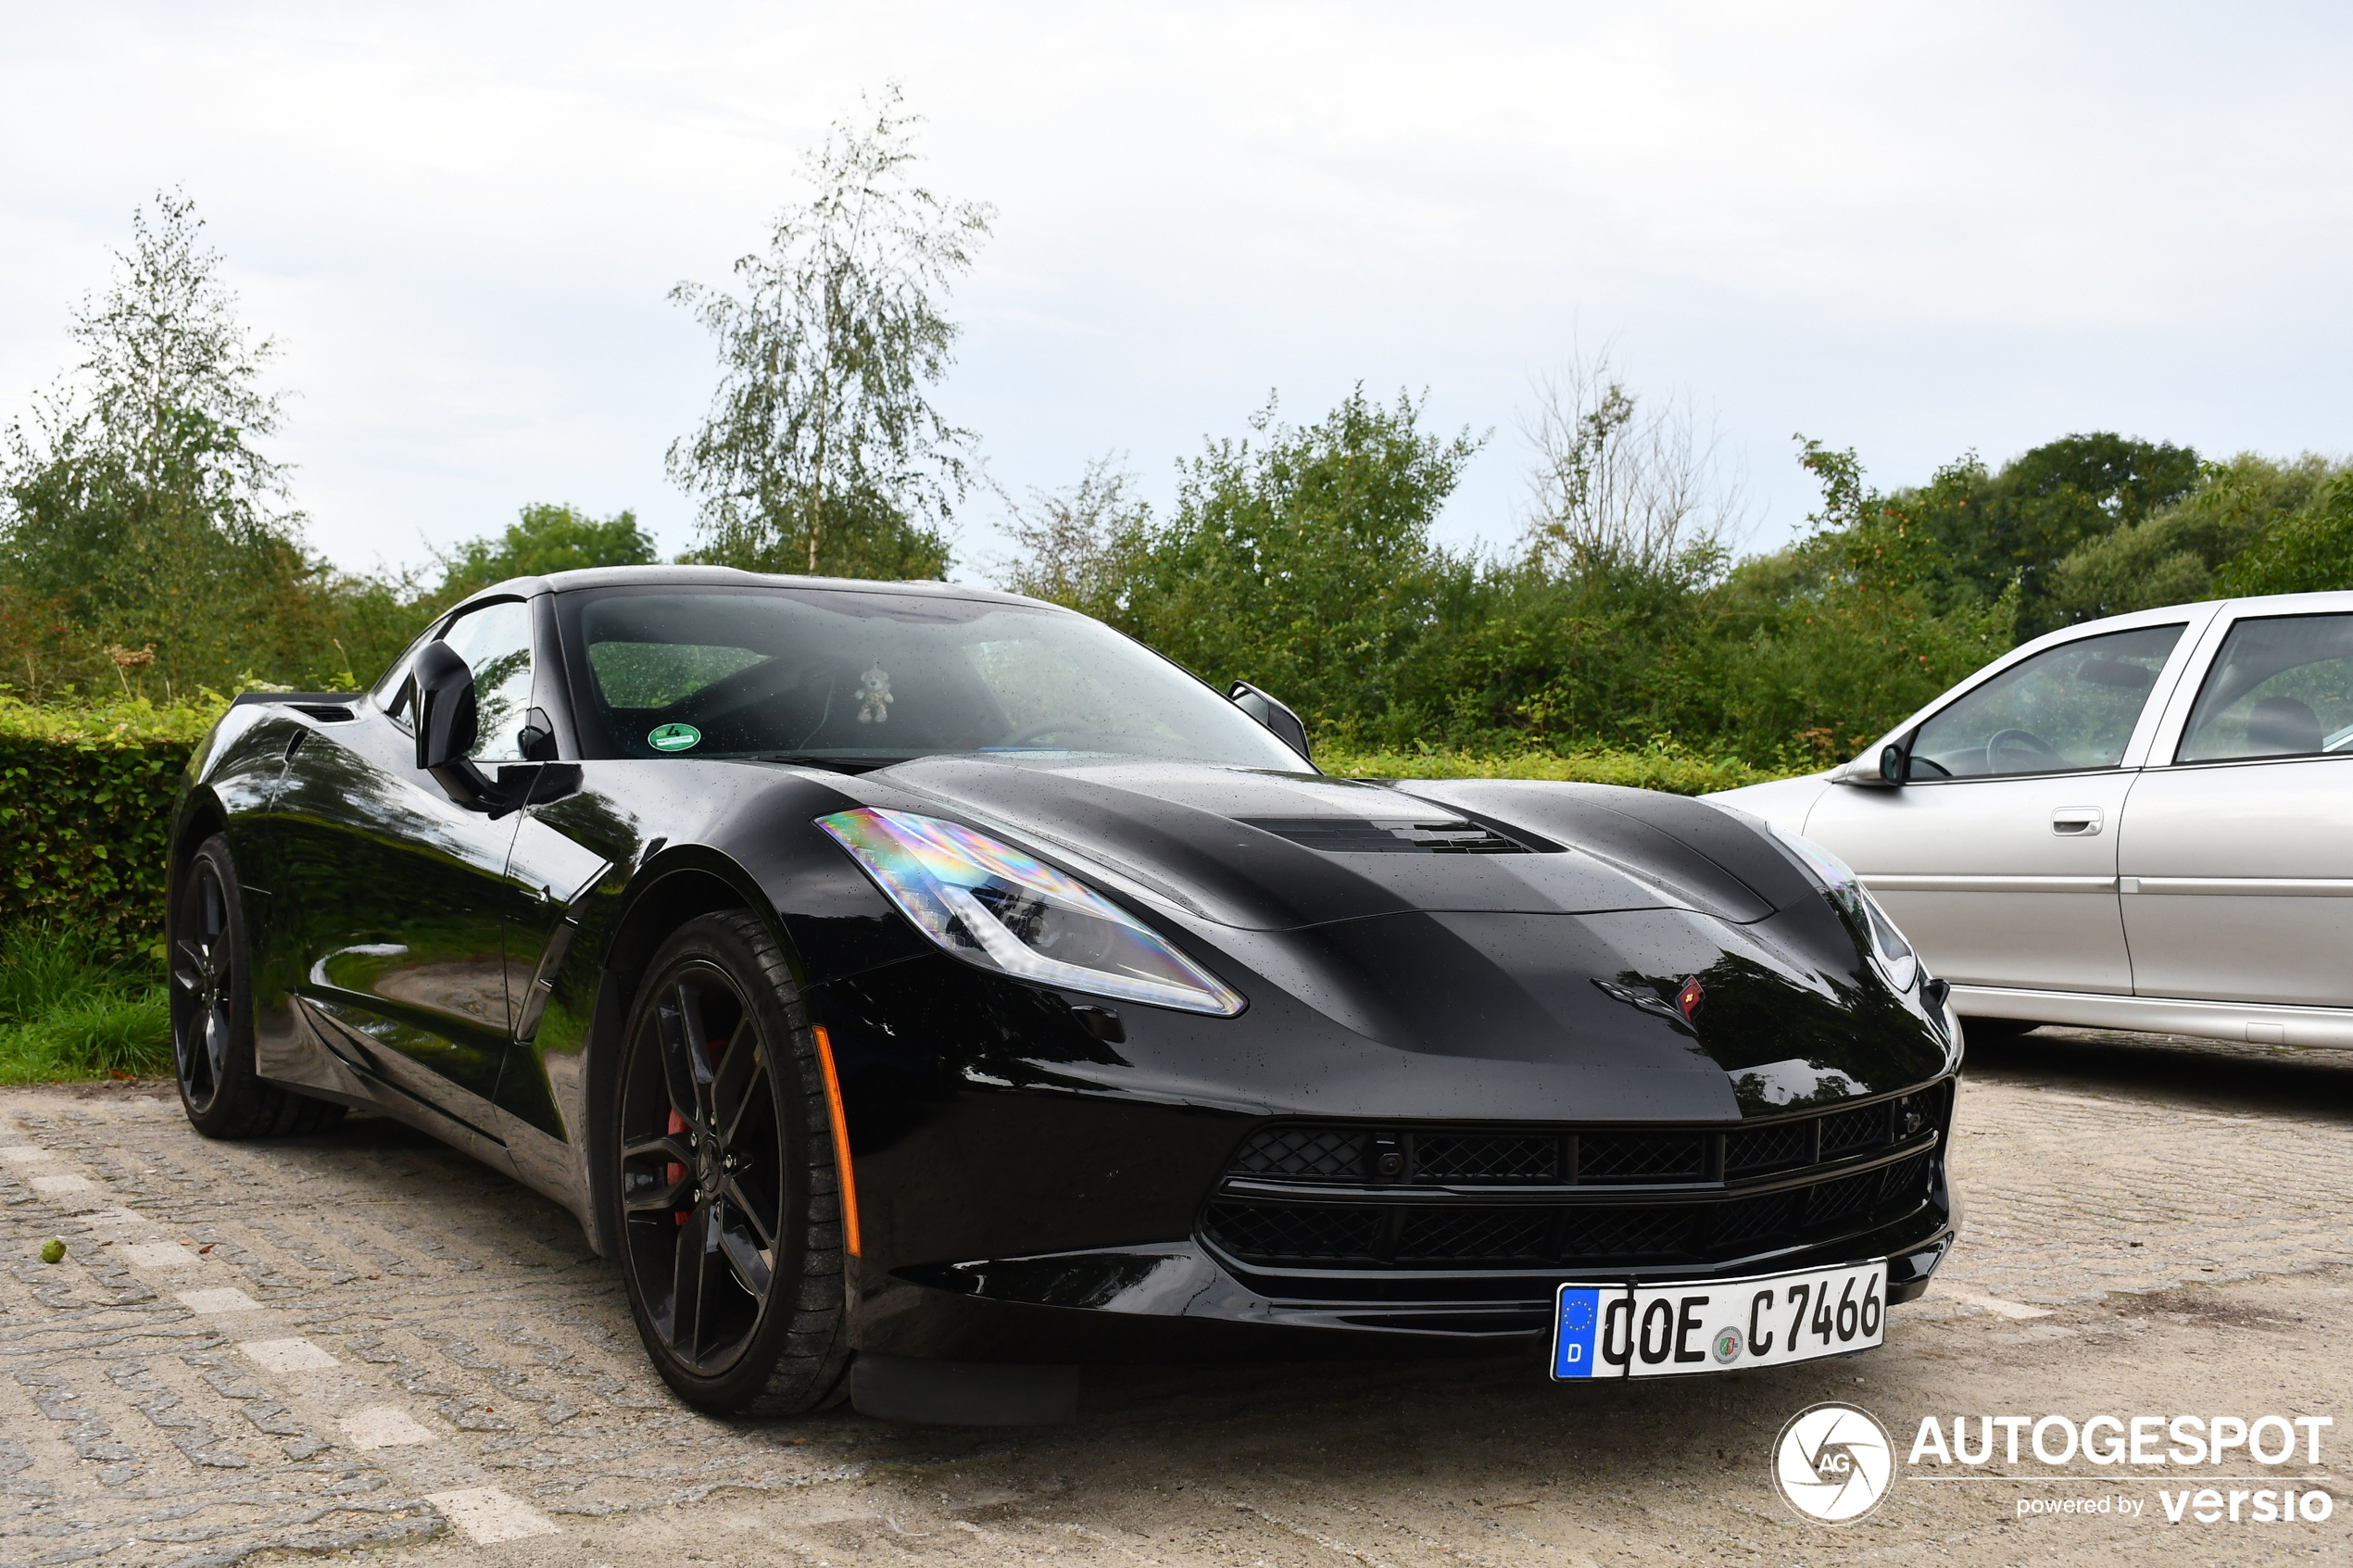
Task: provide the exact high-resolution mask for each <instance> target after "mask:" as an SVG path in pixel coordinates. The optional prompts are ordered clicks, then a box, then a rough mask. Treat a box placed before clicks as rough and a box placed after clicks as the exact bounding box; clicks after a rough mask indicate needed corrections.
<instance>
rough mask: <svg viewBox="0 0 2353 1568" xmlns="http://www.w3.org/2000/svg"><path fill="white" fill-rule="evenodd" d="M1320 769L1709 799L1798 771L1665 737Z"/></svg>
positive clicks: (1412, 754) (1322, 753)
mask: <svg viewBox="0 0 2353 1568" xmlns="http://www.w3.org/2000/svg"><path fill="white" fill-rule="evenodd" d="M1315 765H1316V766H1317V767H1319V768H1321V769H1323V770H1324V771H1326V772H1327V773H1331V774H1335V775H1337V776H1339V777H1342V778H1357V779H1557V780H1562V781H1565V782H1567V783H1572V784H1626V785H1629V786H1630V787H1632V788H1635V789H1658V790H1665V791H1667V793H1668V794H1670V795H1706V794H1709V793H1710V792H1712V791H1715V790H1719V789H1738V788H1739V787H1740V786H1741V785H1743V784H1763V783H1765V782H1766V781H1767V780H1768V779H1779V778H1787V777H1789V776H1791V771H1788V770H1775V769H1770V768H1758V767H1753V766H1751V765H1750V764H1749V763H1746V762H1743V761H1741V760H1740V759H1738V758H1731V757H1713V756H1704V755H1702V754H1700V753H1697V752H1693V751H1691V750H1688V749H1686V748H1685V747H1683V746H1679V745H1677V744H1676V743H1675V742H1674V741H1672V740H1668V739H1667V738H1665V737H1663V736H1662V737H1659V738H1657V739H1655V740H1653V741H1652V742H1651V743H1650V744H1649V745H1647V746H1643V747H1642V749H1640V750H1638V751H1579V752H1572V753H1569V754H1568V755H1567V756H1561V755H1557V754H1555V753H1553V752H1549V751H1523V752H1510V753H1504V754H1500V755H1496V756H1490V757H1482V756H1475V755H1472V754H1470V753H1467V752H1460V751H1353V750H1343V749H1340V748H1339V747H1336V746H1326V747H1324V748H1322V749H1320V750H1319V751H1318V752H1317V753H1316V756H1315Z"/></svg>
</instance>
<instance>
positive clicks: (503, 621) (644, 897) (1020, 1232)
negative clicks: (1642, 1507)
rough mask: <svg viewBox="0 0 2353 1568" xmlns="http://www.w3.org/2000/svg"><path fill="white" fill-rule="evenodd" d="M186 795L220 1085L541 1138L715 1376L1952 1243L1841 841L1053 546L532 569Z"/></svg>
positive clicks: (193, 928) (699, 1370)
mask: <svg viewBox="0 0 2353 1568" xmlns="http://www.w3.org/2000/svg"><path fill="white" fill-rule="evenodd" d="M172 844H173V851H172V862H171V868H170V887H171V893H170V900H171V901H170V914H171V933H170V950H171V953H172V970H173V978H174V982H175V984H174V986H173V1011H172V1020H173V1031H174V1036H175V1041H176V1047H177V1053H178V1063H179V1078H180V1088H181V1093H182V1098H183V1099H184V1100H185V1102H186V1105H187V1110H188V1116H189V1119H190V1120H191V1121H192V1122H193V1123H195V1126H196V1128H197V1129H198V1130H199V1131H200V1132H202V1133H204V1134H205V1135H208V1136H214V1137H240V1136H252V1135H267V1134H280V1133H291V1132H296V1131H316V1130H318V1129H321V1128H323V1127H324V1126H326V1125H328V1124H329V1123H332V1122H333V1120H334V1119H335V1118H336V1117H338V1116H340V1115H341V1114H342V1110H343V1108H345V1107H347V1106H358V1107H364V1108H368V1109H370V1110H376V1111H379V1112H383V1113H385V1114H388V1115H391V1116H394V1117H397V1118H399V1119H401V1120H403V1121H405V1122H408V1123H412V1124H413V1125H416V1126H418V1127H421V1128H423V1129H425V1130H427V1131H428V1132H430V1133H432V1134H433V1135H435V1136H437V1137H440V1138H443V1139H446V1140H447V1141H448V1142H449V1143H451V1144H454V1145H456V1146H458V1147H459V1148H463V1149H466V1150H468V1151H470V1152H472V1154H474V1155H476V1156H477V1157H479V1158H480V1159H482V1160H484V1161H486V1162H488V1163H489V1164H491V1165H493V1166H495V1167H497V1169H499V1170H502V1171H509V1172H511V1173H513V1174H514V1175H515V1176H516V1177H517V1178H518V1179H520V1180H521V1181H522V1182H523V1183H525V1184H526V1185H530V1186H532V1187H535V1188H536V1189H538V1190H539V1191H541V1192H543V1193H546V1194H547V1195H548V1196H549V1197H551V1198H554V1199H556V1200H557V1201H559V1202H560V1203H562V1204H564V1205H565V1206H566V1207H568V1208H569V1209H570V1210H572V1211H573V1213H574V1214H576V1215H577V1216H578V1217H579V1220H580V1223H581V1226H582V1228H583V1229H584V1230H585V1232H586V1233H587V1235H588V1236H589V1237H590V1238H591V1240H592V1242H593V1244H594V1245H595V1247H596V1248H598V1251H599V1252H601V1253H602V1254H604V1255H605V1256H607V1257H609V1258H611V1259H613V1260H615V1261H617V1262H618V1263H619V1265H620V1268H621V1271H622V1273H623V1277H624V1279H625V1280H626V1282H627V1288H628V1295H629V1300H630V1303H631V1306H632V1308H633V1310H634V1311H635V1316H636V1321H637V1324H638V1327H639V1329H640V1331H641V1332H642V1334H643V1336H644V1338H645V1342H646V1348H647V1349H648V1353H649V1354H650V1355H651V1356H652V1358H653V1360H654V1362H655V1364H656V1365H657V1366H658V1367H659V1368H660V1369H661V1374H662V1375H663V1377H664V1378H666V1379H667V1380H668V1381H669V1383H670V1385H671V1386H673V1388H674V1389H676V1390H677V1392H678V1393H679V1394H680V1396H681V1397H683V1398H684V1399H686V1400H687V1401H689V1402H690V1403H692V1404H694V1405H697V1406H698V1407H700V1408H702V1409H705V1410H709V1411H720V1412H730V1411H760V1412H770V1413H779V1412H791V1411H802V1410H807V1409H811V1408H813V1407H816V1406H819V1405H822V1404H824V1403H826V1402H829V1401H831V1400H833V1399H838V1398H840V1397H842V1396H843V1394H844V1393H845V1392H847V1393H848V1394H849V1397H851V1398H853V1399H855V1400H856V1402H857V1403H858V1404H859V1406H860V1407H861V1408H862V1409H865V1410H868V1411H874V1412H875V1413H879V1414H887V1415H896V1416H902V1417H908V1418H918V1419H922V1418H932V1419H968V1420H1005V1421H1013V1420H1029V1419H1045V1418H1049V1417H1051V1416H1054V1415H1056V1414H1058V1413H1067V1411H1068V1410H1069V1409H1070V1408H1071V1406H1072V1402H1073V1400H1074V1399H1075V1397H1076V1395H1075V1390H1076V1378H1077V1374H1076V1367H1077V1365H1079V1364H1080V1363H1084V1362H1090V1361H1097V1362H1100V1361H1118V1360H1173V1359H1184V1358H1210V1357H1214V1358H1239V1357H1276V1358H1298V1357H1304V1356H1312V1355H1318V1354H1327V1353H1340V1354H1346V1355H1366V1354H1375V1355H1378V1354H1387V1353H1394V1352H1404V1351H1417V1350H1425V1349H1437V1350H1441V1351H1447V1352H1451V1353H1456V1354H1459V1353H1462V1352H1463V1351H1465V1350H1466V1349H1477V1348H1503V1349H1509V1348H1515V1347H1524V1348H1527V1349H1528V1350H1529V1354H1530V1359H1531V1361H1535V1359H1536V1357H1537V1356H1538V1355H1540V1354H1541V1355H1542V1356H1544V1357H1546V1358H1548V1360H1547V1363H1546V1364H1548V1365H1549V1366H1550V1368H1551V1370H1552V1372H1553V1374H1554V1375H1556V1376H1562V1377H1579V1376H1591V1375H1599V1376H1619V1375H1646V1374H1655V1373H1684V1372H1692V1371H1712V1370H1715V1369H1717V1368H1718V1367H1722V1366H1730V1365H1749V1364H1758V1363H1768V1362H1772V1361H1787V1360H1796V1359H1804V1358H1806V1357H1809V1356H1814V1355H1822V1354H1832V1353H1840V1352H1843V1351H1849V1350H1852V1349H1855V1348H1862V1347H1867V1346H1869V1345H1872V1344H1876V1343H1878V1342H1879V1340H1880V1338H1881V1324H1882V1323H1883V1318H1884V1313H1883V1308H1884V1306H1885V1305H1886V1304H1888V1303H1893V1302H1899V1301H1903V1300H1906V1299H1909V1298H1912V1297H1915V1296H1917V1295H1919V1292H1920V1291H1922V1290H1923V1289H1925V1288H1926V1286H1927V1282H1928V1278H1929V1275H1930V1273H1931V1271H1932V1270H1933V1269H1934V1268H1935V1266H1936V1264H1937V1263H1938V1261H1940V1260H1941V1259H1942V1257H1943V1256H1944V1252H1945V1251H1946V1249H1947V1248H1949V1247H1950V1246H1951V1244H1952V1241H1953V1238H1954V1236H1955V1229H1956V1223H1957V1208H1956V1204H1955V1202H1954V1199H1953V1198H1952V1195H1951V1192H1950V1190H1949V1188H1948V1186H1947V1184H1946V1179H1945V1173H1944V1148H1945V1142H1946V1138H1947V1136H1948V1132H1949V1125H1950V1121H1951V1115H1952V1105H1953V1079H1954V1073H1955V1072H1956V1071H1957V1066H1958V1062H1959V1057H1960V1042H1959V1037H1958V1032H1957V1026H1956V1024H1955V1022H1954V1020H1953V1019H1952V1017H1951V1016H1950V1014H1949V1011H1948V1010H1947V1008H1946V1006H1945V1002H1944V988H1943V986H1942V985H1941V984H1940V983H1938V982H1935V981H1933V980H1931V979H1929V978H1928V977H1927V976H1925V975H1923V974H1922V973H1921V972H1920V971H1919V963H1918V961H1917V960H1916V959H1914V958H1913V956H1912V955H1911V953H1910V951H1909V949H1908V948H1907V947H1905V945H1904V942H1903V939H1902V937H1901V936H1900V935H1897V934H1896V932H1895V929H1894V926H1893V925H1891V924H1889V923H1887V922H1886V920H1885V917H1884V916H1883V915H1882V914H1881V912H1880V911H1879V909H1878V908H1877V906H1876V905H1874V904H1873V903H1872V902H1871V901H1870V899H1869V895H1868V894H1866V893H1865V892H1864V891H1863V890H1862V888H1861V887H1860V886H1859V884H1856V882H1855V881H1854V879H1853V877H1852V876H1851V874H1849V873H1847V872H1845V871H1844V868H1843V867H1842V866H1840V865H1839V864H1838V863H1837V861H1836V860H1835V859H1831V857H1829V856H1827V855H1826V854H1824V853H1823V852H1821V851H1819V850H1818V849H1815V848H1814V847H1812V846H1810V845H1807V844H1806V842H1805V841H1804V840H1802V839H1796V838H1793V837H1783V836H1779V835H1777V834H1775V833H1774V832H1773V831H1772V830H1770V829H1768V828H1767V827H1766V826H1765V825H1764V824H1763V823H1761V822H1755V821H1754V820H1752V819H1747V818H1743V817H1742V816H1740V815H1739V814H1738V813H1735V812H1731V811H1728V810H1725V809H1719V808H1717V807H1713V806H1709V805H1706V804H1704V803H1701V802H1698V801H1693V800H1687V799H1682V798H1679V797H1671V796H1666V795H1658V794H1651V793H1646V792H1642V791H1638V790H1629V789H1613V788H1604V787H1600V786H1592V785H1579V784H1543V783H1525V782H1513V781H1480V782H1455V783H1403V784H1396V783H1379V782H1371V781H1361V780H1346V779H1337V778H1329V777H1326V776H1324V775H1322V774H1320V773H1319V772H1317V771H1316V770H1315V767H1314V766H1313V765H1312V763H1311V762H1310V761H1309V759H1308V757H1307V754H1306V737H1305V734H1304V733H1303V731H1302V729H1301V727H1300V724H1299V721H1298V720H1297V718H1296V717H1295V716H1294V715H1292V714H1291V713H1290V710H1289V709H1286V708H1284V707H1283V706H1282V705H1281V704H1280V703H1279V702H1277V701H1275V700H1274V699H1273V698H1271V697H1269V696H1266V695H1265V694H1264V693H1261V692H1258V691H1256V690H1254V689H1252V688H1250V687H1247V686H1238V687H1236V688H1235V690H1234V692H1233V693H1232V694H1230V696H1228V695H1220V694H1219V693H1218V692H1216V691H1215V690H1214V689H1212V688H1211V687H1209V686H1207V685H1204V684H1202V683H1201V682H1200V681H1198V680H1196V679H1195V678H1194V677H1192V676H1191V675H1189V674H1188V673H1186V672H1185V671H1182V670H1180V669H1178V668H1176V666H1175V665H1173V664H1170V663H1169V662H1167V661H1166V660H1164V659H1161V658H1160V657H1158V656H1157V655H1155V654H1153V653H1151V652H1150V651H1149V650H1147V649H1146V648H1144V647H1142V646H1139V645H1138V644H1136V643H1134V642H1132V641H1130V640H1128V639H1127V638H1126V637H1124V636H1122V635H1120V634H1119V633H1114V632H1113V631H1111V630H1110V629H1109V628H1107V627H1105V626H1102V625H1101V624H1100V623H1098V622H1096V621H1091V620H1088V618H1086V617H1084V616H1081V615H1077V614H1075V613H1072V612H1070V611H1068V610H1064V609H1061V608H1056V607H1053V606H1051V605H1046V604H1040V603H1038V602H1036V601H1033V600H1029V599H1024V598H1020V597H1016V596H1011V595H1006V594H998V593H991V592H988V591H985V590H980V589H973V588H965V587H959V586H951V585H947V584H940V583H850V582H835V581H824V580H816V579H798V578H784V577H761V576H755V575H751V574H749V573H744V572H737V571H726V570H722V569H716V568H689V567H674V568H660V567H656V568H641V569H614V570H604V571H576V572H563V573H558V574H556V575H553V576H550V577H547V578H545V579H524V580H518V581H514V582H510V583H502V584H500V585H499V586H497V587H496V588H492V589H488V590H486V591H484V593H482V594H479V595H477V596H474V597H473V598H472V599H470V600H468V601H467V602H466V603H465V604H463V605H461V606H459V608H457V609H455V610H453V611H451V612H450V613H448V614H447V615H445V616H443V617H442V618H441V619H440V620H438V621H435V622H434V625H433V626H432V627H431V628H429V629H428V630H427V631H426V633H424V634H423V635H422V636H421V637H420V638H419V639H418V640H417V642H416V643H415V644H414V645H413V646H410V648H409V650H408V651H407V652H406V653H405V654H403V655H402V657H401V658H400V659H399V660H398V661H397V662H396V664H394V666H393V667H392V669H391V670H390V671H387V672H386V673H385V675H384V678H383V679H382V680H381V681H379V682H378V683H377V684H376V685H375V686H374V688H373V689H372V690H371V691H368V692H365V693H360V694H300V693H284V694H255V695H252V696H245V697H240V698H239V699H238V700H237V702H236V703H235V705H234V706H233V708H232V709H230V711H229V713H228V714H227V715H226V716H225V717H224V718H223V719H222V720H221V721H220V724H219V726H218V727H216V728H215V730H214V731H213V733H212V734H211V735H210V737H209V738H208V740H207V741H206V743H205V744H204V745H203V746H201V747H199V749H198V751H197V753H196V756H195V759H194V760H193V762H192V763H191V765H190V767H189V771H188V776H187V780H186V784H185V786H184V788H183V790H182V794H181V797H180V800H179V805H178V809H177V814H176V818H175V822H174V826H173V834H172ZM1833 1297H1835V1305H1833Z"/></svg>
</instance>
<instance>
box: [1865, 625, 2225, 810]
mask: <svg viewBox="0 0 2353 1568" xmlns="http://www.w3.org/2000/svg"><path fill="white" fill-rule="evenodd" d="M2181 638H2182V627H2181V626H2180V625H2172V626H2145V627H2142V628H2141V629H2139V630H2138V631H2133V632H2110V633H2108V634H2106V635H2105V636H2098V637H2085V638H2083V639H2082V640H2081V641H2079V642H2072V643H2066V644H2063V645H2061V646H2058V647H2055V648H2050V649H2046V650H2045V651H2044V652H2042V653H2038V654H2036V655H2035V656H2034V657H2033V658H2032V659H2027V660H2026V661H2025V662H2024V663H2021V664H2014V665H2012V666H2011V667H2010V668H2009V669H2007V670H2005V671H2002V673H2001V674H1999V675H1996V676H1995V677H1994V679H1993V680H1991V681H1988V682H1986V683H1985V684H1983V685H1982V686H1980V687H1978V688H1977V689H1976V690H1975V691H1973V692H1970V693H1969V695H1968V696H1964V697H1962V698H1961V699H1960V700H1959V701H1957V702H1956V703H1954V704H1953V705H1952V706H1951V707H1950V708H1947V709H1944V711H1943V712H1942V713H1939V714H1937V715H1936V716H1935V717H1934V718H1932V719H1931V720H1929V721H1927V722H1926V723H1924V724H1922V725H1921V726H1920V729H1919V736H1918V738H1916V739H1915V740H1914V741H1913V742H1912V761H1911V771H1910V774H1909V776H1910V777H1912V778H1915V779H1967V778H1990V777H1998V776H2004V775H2010V774H2020V773H2057V772H2073V771H2078V770H2081V769H2084V768H2113V767H2115V766H2116V765H2117V764H2118V763H2119V762H2120V761H2122V760H2123V759H2124V747H2125V745H2126V743H2128V742H2129V741H2131V739H2132V738H2133V725H2134V724H2135V723H2136V722H2138V721H2139V720H2140V717H2141V709H2144V708H2145V707H2147V706H2148V699H2149V693H2150V691H2151V690H2152V689H2154V688H2155V686H2156V685H2157V676H2158V671H2161V670H2163V669H2164V668H2165V659H2166V656H2167V655H2169V654H2171V652H2172V651H2173V645H2174V644H2175V643H2177V642H2179V641H2181Z"/></svg>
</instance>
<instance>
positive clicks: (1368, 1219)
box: [1209, 1203, 1388, 1263]
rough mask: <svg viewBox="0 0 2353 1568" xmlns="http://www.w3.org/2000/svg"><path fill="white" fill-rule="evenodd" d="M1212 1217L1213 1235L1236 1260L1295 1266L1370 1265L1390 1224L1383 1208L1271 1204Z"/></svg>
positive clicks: (1242, 1206) (1233, 1207)
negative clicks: (1367, 1263) (1276, 1262)
mask: <svg viewBox="0 0 2353 1568" xmlns="http://www.w3.org/2000/svg"><path fill="white" fill-rule="evenodd" d="M1209 1215H1210V1234H1211V1235H1212V1236H1214V1237H1215V1238H1216V1239H1217V1244H1218V1245H1219V1246H1221V1247H1223V1248H1226V1250H1227V1251H1228V1252H1231V1253H1232V1254H1233V1255H1234V1256H1235V1257H1237V1258H1255V1259H1262V1260H1266V1261H1272V1260H1274V1259H1277V1258H1279V1259H1282V1260H1283V1261H1286V1262H1294V1263H1334V1262H1350V1261H1369V1260H1371V1259H1372V1258H1373V1257H1374V1256H1375V1254H1376V1251H1377V1248H1378V1243H1379V1241H1380V1239H1381V1234H1380V1233H1381V1227H1382V1225H1383V1224H1384V1223H1386V1222H1387V1220H1388V1216H1387V1215H1386V1214H1384V1213H1382V1212H1381V1211H1380V1210H1378V1209H1338V1208H1314V1209H1310V1208H1290V1207H1287V1206H1282V1205H1277V1204H1271V1203H1232V1204H1219V1205H1215V1206H1213V1207H1212V1208H1211V1210H1210V1211H1209Z"/></svg>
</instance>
